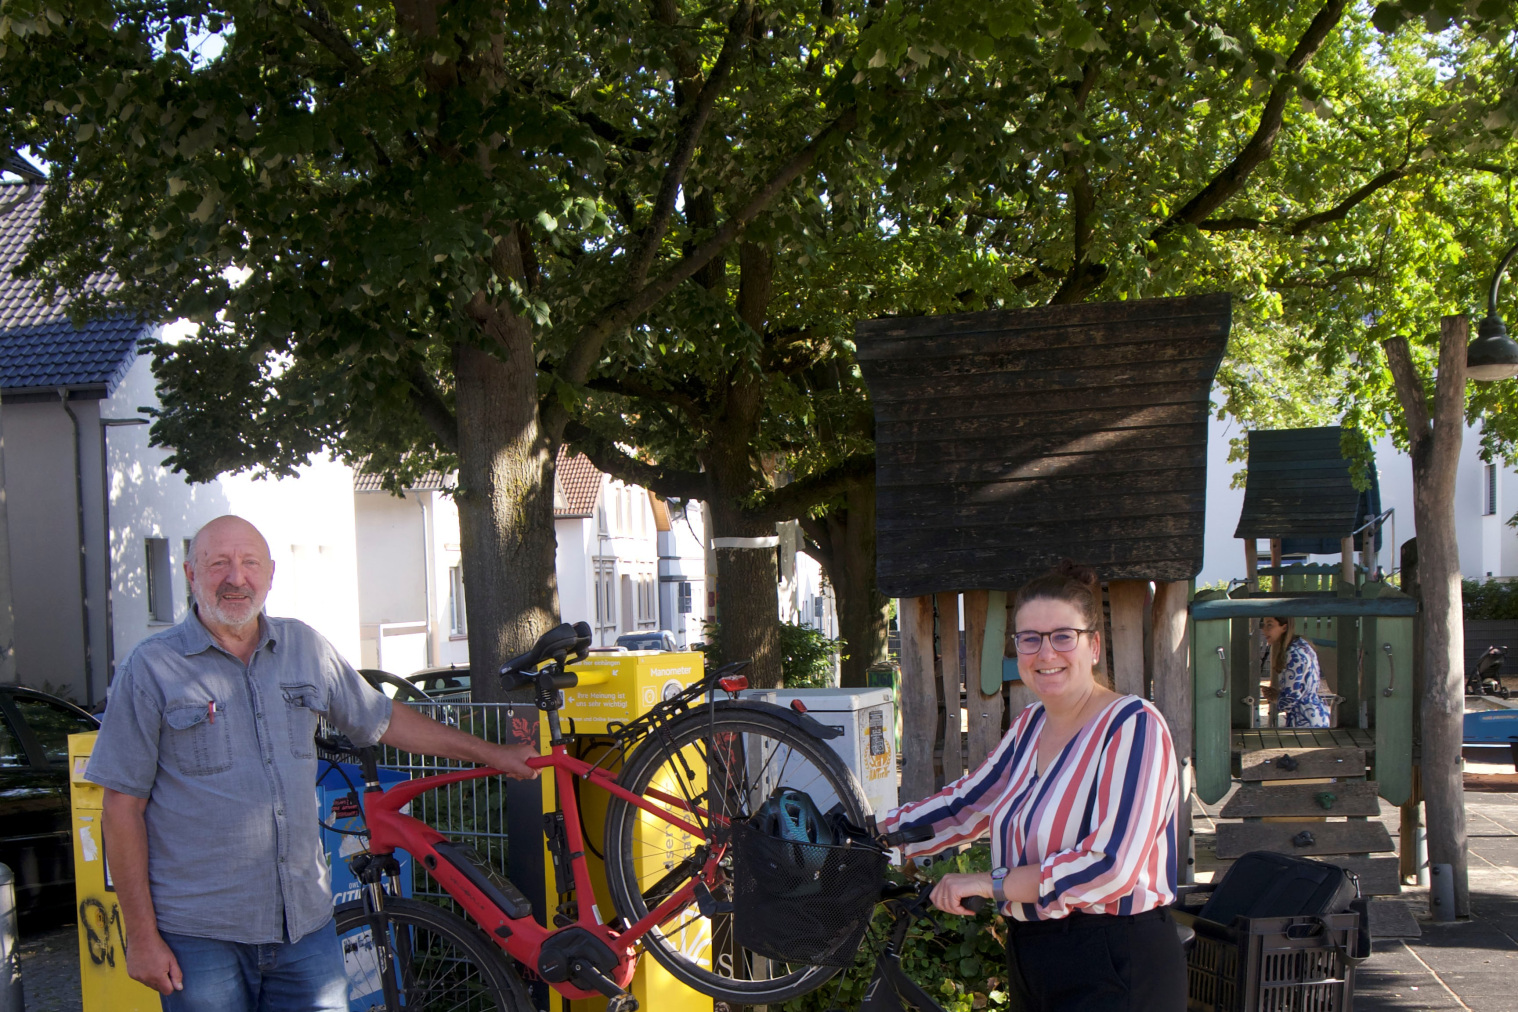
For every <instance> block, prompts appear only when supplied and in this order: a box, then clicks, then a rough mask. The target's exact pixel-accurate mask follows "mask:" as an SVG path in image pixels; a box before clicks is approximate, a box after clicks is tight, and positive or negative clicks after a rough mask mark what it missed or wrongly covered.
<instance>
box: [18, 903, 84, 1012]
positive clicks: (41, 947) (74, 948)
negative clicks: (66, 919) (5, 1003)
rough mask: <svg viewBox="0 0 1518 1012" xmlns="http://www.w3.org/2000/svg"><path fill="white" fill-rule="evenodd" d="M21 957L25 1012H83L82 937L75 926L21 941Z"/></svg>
mask: <svg viewBox="0 0 1518 1012" xmlns="http://www.w3.org/2000/svg"><path fill="white" fill-rule="evenodd" d="M19 953H20V956H21V987H22V991H23V993H24V994H25V998H26V1012H82V1009H83V1005H82V1003H81V1000H80V997H79V935H78V932H77V930H76V929H75V928H74V926H73V925H69V926H68V927H63V928H55V929H52V930H50V931H44V932H41V933H39V934H35V935H29V936H26V937H24V938H22V939H21V945H20V948H19Z"/></svg>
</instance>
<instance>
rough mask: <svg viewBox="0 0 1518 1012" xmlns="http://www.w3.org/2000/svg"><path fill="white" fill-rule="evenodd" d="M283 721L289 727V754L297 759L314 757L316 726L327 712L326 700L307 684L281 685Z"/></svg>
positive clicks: (314, 687) (312, 686) (313, 687)
mask: <svg viewBox="0 0 1518 1012" xmlns="http://www.w3.org/2000/svg"><path fill="white" fill-rule="evenodd" d="M279 691H280V692H281V693H283V694H284V697H285V721H286V723H287V724H288V725H289V727H290V753H291V754H292V755H293V756H295V758H297V759H314V758H315V757H316V741H315V739H316V726H317V720H318V718H319V717H320V715H321V714H323V713H325V712H326V710H327V701H326V698H325V697H324V696H323V695H322V694H321V693H320V692H319V691H318V690H317V688H316V686H314V685H312V684H311V683H309V682H300V683H296V684H291V685H281V686H280V687H279Z"/></svg>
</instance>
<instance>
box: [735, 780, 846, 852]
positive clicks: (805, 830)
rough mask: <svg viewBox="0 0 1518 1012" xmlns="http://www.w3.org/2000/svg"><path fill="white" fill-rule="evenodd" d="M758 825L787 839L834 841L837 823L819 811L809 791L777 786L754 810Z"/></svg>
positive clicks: (822, 843)
mask: <svg viewBox="0 0 1518 1012" xmlns="http://www.w3.org/2000/svg"><path fill="white" fill-rule="evenodd" d="M754 828H755V829H757V830H759V832H761V833H763V834H764V835H766V836H772V837H774V838H775V839H777V840H784V841H786V842H787V843H816V844H820V845H822V846H824V847H830V846H832V845H833V842H834V840H833V827H832V826H831V825H830V824H829V823H828V820H826V819H824V818H823V817H822V813H821V812H819V811H817V803H816V802H814V801H813V800H812V796H811V795H810V794H807V793H806V792H805V791H798V790H796V789H795V788H792V787H779V788H776V790H775V793H774V794H771V795H770V797H769V800H767V801H765V802H764V804H762V805H760V806H759V810H758V811H757V812H755V813H754Z"/></svg>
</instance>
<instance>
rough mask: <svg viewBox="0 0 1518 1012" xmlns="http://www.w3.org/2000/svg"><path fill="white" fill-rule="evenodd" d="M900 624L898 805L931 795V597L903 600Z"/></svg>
mask: <svg viewBox="0 0 1518 1012" xmlns="http://www.w3.org/2000/svg"><path fill="white" fill-rule="evenodd" d="M900 622H901V700H900V706H901V752H902V766H901V795H900V801H901V803H902V804H905V803H907V802H908V801H921V800H922V799H923V798H925V797H927V796H928V795H929V794H932V793H933V739H934V738H936V737H937V734H936V733H935V732H936V730H937V725H938V692H937V691H936V690H935V689H934V686H933V598H932V597H904V598H902V599H901V602H900Z"/></svg>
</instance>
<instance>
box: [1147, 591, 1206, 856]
mask: <svg viewBox="0 0 1518 1012" xmlns="http://www.w3.org/2000/svg"><path fill="white" fill-rule="evenodd" d="M1190 591H1191V587H1190V584H1189V583H1185V582H1180V583H1156V584H1155V585H1154V703H1155V705H1156V706H1157V707H1159V711H1160V713H1162V714H1163V715H1164V717H1165V722H1166V723H1167V724H1169V725H1170V737H1171V740H1172V741H1174V742H1175V755H1176V760H1177V763H1178V764H1179V766H1180V773H1181V804H1180V810H1179V812H1178V813H1177V814H1178V819H1177V826H1176V829H1177V836H1176V838H1177V840H1178V842H1179V846H1180V853H1179V854H1177V855H1176V857H1177V861H1178V870H1179V872H1180V881H1181V882H1186V883H1189V882H1192V881H1194V871H1195V860H1196V859H1195V855H1194V852H1193V846H1192V839H1191V781H1192V763H1191V751H1192V750H1191V720H1192V717H1191V666H1190V655H1191V646H1190V643H1189V641H1188V636H1187V614H1186V604H1187V598H1188V597H1189V596H1190Z"/></svg>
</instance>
